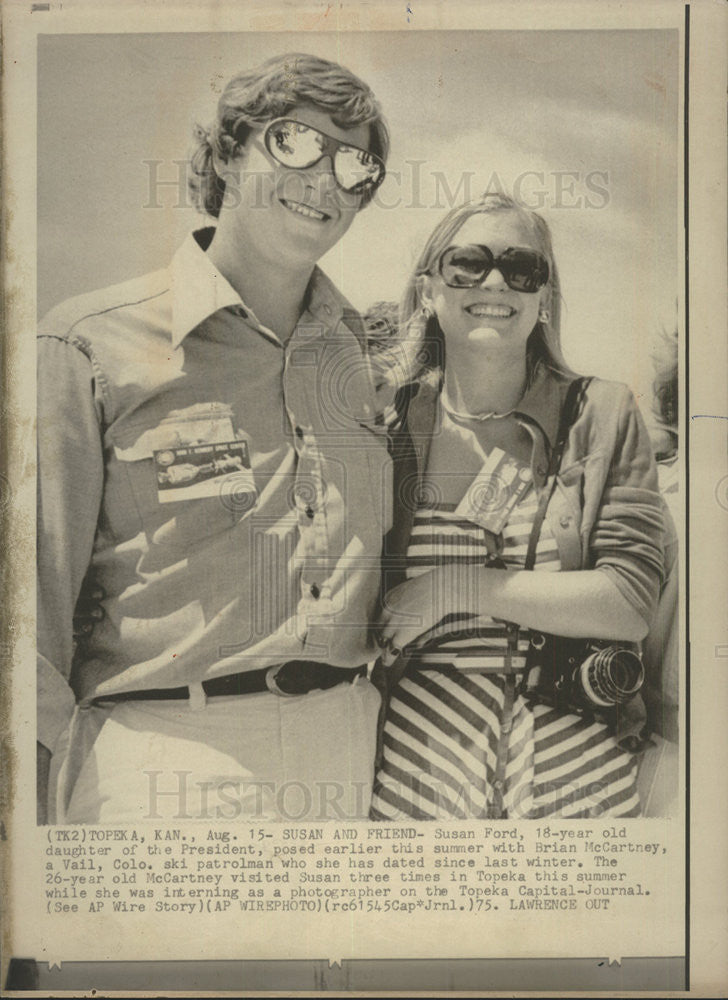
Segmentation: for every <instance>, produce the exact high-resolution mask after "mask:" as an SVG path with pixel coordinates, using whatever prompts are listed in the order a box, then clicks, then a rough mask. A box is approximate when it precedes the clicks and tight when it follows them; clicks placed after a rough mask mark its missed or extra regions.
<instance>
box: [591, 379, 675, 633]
mask: <svg viewBox="0 0 728 1000" xmlns="http://www.w3.org/2000/svg"><path fill="white" fill-rule="evenodd" d="M615 402H617V404H618V409H617V426H616V434H615V438H616V444H615V448H614V452H613V454H612V456H611V462H610V466H609V470H608V474H607V480H606V484H605V487H604V492H603V494H602V497H601V505H600V509H599V512H598V515H597V518H596V521H595V523H594V528H593V531H592V535H591V539H590V548H591V552H592V557H593V559H594V565H595V567H596V568H597V569H599V570H602V571H604V572H605V573H607V574H608V575H609V577H610V578H611V579H612V580H613V582H614V583H615V584H616V586H617V587H618V589H619V590H620V592H621V593H622V594H623V596H624V597H625V598H626V599H627V600H628V601H629V602H630V604H632V606H633V607H634V608H635V609H636V610H637V611H638V612H639V613H640V615H641V616H642V618H643V619H644V620H645V622H647V623H648V624H649V622H651V620H652V618H653V615H654V612H655V607H656V605H657V598H658V596H659V593H660V584H661V581H662V576H663V559H664V556H663V547H664V538H663V534H664V529H663V515H662V500H661V497H660V494H659V491H658V486H657V470H656V467H655V461H654V458H653V455H652V446H651V442H650V437H649V434H648V433H647V428H646V427H645V423H644V421H643V419H642V417H641V415H640V413H639V410H638V409H637V405H636V403H635V401H634V397H633V396H632V393H631V392H630V391H629V390H628V389H627V388H626V387H622V393H621V399H617V400H616V401H615Z"/></svg>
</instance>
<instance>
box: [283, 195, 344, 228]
mask: <svg viewBox="0 0 728 1000" xmlns="http://www.w3.org/2000/svg"><path fill="white" fill-rule="evenodd" d="M280 202H281V204H282V205H283V206H284V207H285V208H287V209H288V210H289V212H295V213H296V215H302V216H304V218H306V219H316V220H317V221H318V222H326V221H328V220H329V219H330V218H331V216H330V215H328V214H327V213H326V212H321V211H320V210H319V209H318V208H312V207H311V206H310V205H304V204H302V202H300V201H291V200H290V199H288V198H281V199H280Z"/></svg>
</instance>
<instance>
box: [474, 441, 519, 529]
mask: <svg viewBox="0 0 728 1000" xmlns="http://www.w3.org/2000/svg"><path fill="white" fill-rule="evenodd" d="M532 482H533V475H532V473H531V469H530V467H529V466H528V465H527V464H526V463H525V462H519V461H518V459H516V458H513V456H512V455H507V454H506V452H504V451H503V449H502V448H493V450H492V451H491V452H490V454H489V455H488V457H487V458H486V460H485V462H484V463H483V466H482V468H481V470H480V472H479V473H478V474H477V476H476V477H475V479H474V480H473V481H472V483H471V484H470V486H469V487H468V489H467V491H466V493H465V496H464V497H463V499H462V500H461V501H460V503H459V504H458V506H457V508H456V509H455V514H456V515H457V516H458V517H462V518H464V519H465V520H467V521H472V522H473V523H474V524H479V525H480V526H481V527H482V528H485V529H486V530H487V531H491V532H493V534H494V535H499V534H500V533H501V532H502V531H503V529H504V528H505V526H506V524H507V523H508V518H509V517H510V516H511V512H512V511H513V509H514V507H515V506H516V505H517V504H518V503H520V501H521V500H522V499H523V498H524V497H525V495H526V494H527V493H528V491H529V490H530V489H531V485H532Z"/></svg>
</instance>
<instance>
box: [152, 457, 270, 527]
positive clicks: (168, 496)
mask: <svg viewBox="0 0 728 1000" xmlns="http://www.w3.org/2000/svg"><path fill="white" fill-rule="evenodd" d="M154 474H155V476H156V480H157V497H158V499H159V502H160V503H174V502H175V501H179V500H199V499H201V498H202V497H219V498H220V502H221V503H222V504H223V505H224V506H227V507H228V508H229V509H230V510H231V511H233V512H235V511H239V512H244V511H245V510H246V509H247V510H249V509H250V508H252V507H253V506H254V505H255V501H256V496H257V493H256V489H255V480H254V478H253V473H252V470H251V468H250V455H249V452H248V442H247V441H221V442H218V443H216V444H196V445H187V446H186V447H183V448H161V449H158V450H157V451H155V452H154Z"/></svg>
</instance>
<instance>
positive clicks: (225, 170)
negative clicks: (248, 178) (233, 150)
mask: <svg viewBox="0 0 728 1000" xmlns="http://www.w3.org/2000/svg"><path fill="white" fill-rule="evenodd" d="M212 165H213V167H214V168H215V173H216V174H217V176H218V177H219V178H220V180H221V181H223V183H224V184H225V185H228V184H230V183H231V182H232V183H233V184H238V183H239V181H240V171H241V169H242V166H243V154H242V153H241V154H240V155H239V156H236V157H231V158H230V159H229V160H224V159H223V158H222V157H221V156H220V155H219V153H216V152H215V151H213V154H212Z"/></svg>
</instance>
